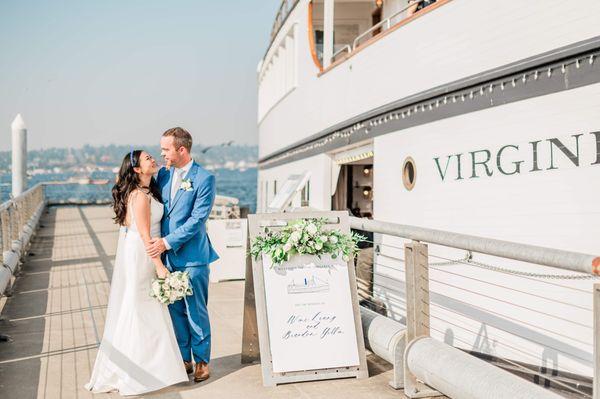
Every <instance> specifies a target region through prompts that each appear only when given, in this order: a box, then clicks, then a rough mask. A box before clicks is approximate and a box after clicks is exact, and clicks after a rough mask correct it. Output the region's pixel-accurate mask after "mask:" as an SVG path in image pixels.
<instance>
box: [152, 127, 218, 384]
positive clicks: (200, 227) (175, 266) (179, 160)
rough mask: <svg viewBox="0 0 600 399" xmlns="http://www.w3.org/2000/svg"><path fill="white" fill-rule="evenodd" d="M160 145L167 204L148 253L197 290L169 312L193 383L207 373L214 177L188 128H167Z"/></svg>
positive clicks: (161, 179)
mask: <svg viewBox="0 0 600 399" xmlns="http://www.w3.org/2000/svg"><path fill="white" fill-rule="evenodd" d="M160 147H161V155H162V156H163V157H164V158H165V161H166V162H167V168H168V169H167V168H162V169H161V170H160V171H159V172H158V178H157V182H158V186H159V188H160V190H161V194H162V199H163V202H164V203H165V212H164V215H163V218H162V222H161V230H162V231H161V232H162V236H163V238H153V239H152V240H151V242H150V245H149V246H148V248H147V251H148V255H150V257H155V256H158V255H159V254H162V253H164V255H163V259H164V260H165V264H166V266H167V268H168V269H169V270H170V271H185V272H188V273H189V276H190V283H191V286H192V289H193V291H194V294H193V295H191V296H187V297H185V299H184V300H180V301H177V302H175V303H174V304H172V305H169V312H170V313H171V319H172V320H173V327H174V329H175V335H176V337H177V343H178V344H179V349H180V350H181V356H182V358H183V363H184V365H185V368H186V371H187V373H188V374H191V373H192V372H193V373H194V381H196V382H200V381H204V380H206V379H207V378H208V377H209V370H208V363H209V361H210V339H211V337H210V322H209V319H208V309H207V308H206V305H207V302H208V275H209V267H208V264H209V263H211V262H214V261H215V260H217V259H218V258H219V256H218V255H217V253H216V252H215V250H214V249H213V247H212V246H211V244H210V239H209V238H208V235H207V234H206V220H207V219H208V216H209V215H210V210H211V208H212V206H213V202H214V200H215V177H214V176H213V175H211V174H210V173H208V172H207V171H206V170H205V169H204V168H202V167H201V166H200V165H198V164H197V163H196V162H194V160H193V159H192V157H191V155H190V153H191V150H192V136H191V135H190V134H189V133H188V132H187V131H186V130H184V129H182V128H180V127H175V128H172V129H169V130H167V131H166V132H164V133H163V135H162V138H161V140H160ZM192 355H193V359H194V361H195V363H196V366H195V367H194V366H193V364H192Z"/></svg>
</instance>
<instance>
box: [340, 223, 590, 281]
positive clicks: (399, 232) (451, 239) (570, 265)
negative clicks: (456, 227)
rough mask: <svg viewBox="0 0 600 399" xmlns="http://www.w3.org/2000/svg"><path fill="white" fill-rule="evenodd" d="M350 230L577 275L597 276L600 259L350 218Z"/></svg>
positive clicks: (582, 254) (491, 239)
mask: <svg viewBox="0 0 600 399" xmlns="http://www.w3.org/2000/svg"><path fill="white" fill-rule="evenodd" d="M350 226H351V227H352V228H353V229H358V230H364V231H370V232H374V233H381V234H388V235H392V236H396V237H402V238H408V239H411V240H415V241H423V242H428V243H431V244H438V245H443V246H446V247H452V248H458V249H464V250H467V251H473V252H479V253H483V254H488V255H493V256H499V257H503V258H508V259H513V260H517V261H522V262H528V263H534V264H538V265H542V266H550V267H554V268H558V269H563V270H571V271H574V272H578V273H587V274H594V275H600V256H598V255H590V254H584V253H580V252H572V251H565V250H561V249H554V248H546V247H541V246H537V245H529V244H521V243H516V242H511V241H504V240H497V239H493V238H484V237H478V236H472V235H467V234H460V233H454V232H449V231H443V230H435V229H429V228H424V227H416V226H409V225H403V224H397V223H390V222H382V221H378V220H370V219H361V218H357V217H350Z"/></svg>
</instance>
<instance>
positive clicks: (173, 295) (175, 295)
mask: <svg viewBox="0 0 600 399" xmlns="http://www.w3.org/2000/svg"><path fill="white" fill-rule="evenodd" d="M178 298H179V294H178V293H177V291H171V294H170V295H169V302H171V303H173V302H175V301H176V300H177V299H178Z"/></svg>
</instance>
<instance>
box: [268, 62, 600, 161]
mask: <svg viewBox="0 0 600 399" xmlns="http://www.w3.org/2000/svg"><path fill="white" fill-rule="evenodd" d="M596 56H597V54H590V55H589V56H584V57H582V58H576V59H573V60H571V61H569V62H565V63H562V64H560V70H561V72H562V73H563V74H565V73H566V72H567V68H568V67H569V65H572V64H574V66H575V67H576V68H577V69H580V68H581V62H582V61H583V62H585V61H586V60H587V61H588V63H589V65H593V64H594V62H595V60H596ZM555 68H558V66H555V67H548V68H547V69H542V70H535V71H531V72H529V73H523V75H522V76H521V78H520V80H521V81H522V82H523V83H527V80H528V78H529V77H530V76H531V77H533V79H532V80H535V81H537V80H539V77H540V74H543V73H545V74H546V76H547V77H548V78H550V77H552V74H553V73H554V69H555ZM517 79H519V78H518V77H517V78H512V79H510V80H508V81H501V82H496V83H490V84H489V86H487V85H483V86H480V88H479V90H478V91H479V94H481V95H482V96H484V95H485V91H486V90H485V89H486V88H487V89H488V90H487V91H489V93H492V92H493V90H494V86H495V85H499V86H500V89H501V90H505V88H506V84H507V83H510V84H511V85H512V87H516V85H517ZM467 96H468V98H469V99H474V97H475V92H474V91H473V90H470V91H469V92H468V93H467V92H463V93H459V94H453V95H445V96H444V97H443V98H441V97H440V98H437V99H435V101H431V102H429V103H422V104H418V105H414V106H411V107H409V108H406V109H405V110H404V111H402V112H400V111H399V110H398V111H394V112H390V113H388V114H387V115H382V116H380V117H378V118H375V119H371V120H369V121H364V122H358V123H356V124H354V125H352V126H351V127H348V128H346V129H345V130H341V131H335V132H333V133H332V134H331V135H329V136H327V137H325V138H322V139H320V140H318V141H315V142H313V143H311V144H308V145H305V146H303V147H301V148H297V149H294V150H290V151H288V152H286V153H284V154H281V155H279V156H277V157H275V158H272V159H270V160H268V161H265V162H262V164H263V165H269V164H272V163H275V162H278V161H280V160H282V159H285V158H288V157H291V156H294V155H297V154H300V153H303V152H306V151H310V150H314V149H318V148H320V147H323V146H326V145H328V144H329V143H331V142H333V141H335V140H336V139H338V138H348V137H350V136H352V135H354V134H356V132H358V131H359V130H361V129H363V128H365V127H366V126H369V127H367V128H365V129H364V134H369V133H371V130H372V129H371V128H372V127H375V126H379V125H381V124H387V123H388V122H390V121H392V120H398V119H400V118H402V119H405V118H406V117H407V116H410V115H411V113H413V112H414V113H418V112H419V108H420V110H421V112H423V113H424V112H425V111H426V109H427V108H428V109H429V110H430V111H432V110H433V108H434V105H435V107H436V108H439V106H440V103H442V102H443V104H447V103H448V100H452V102H453V103H456V102H457V101H458V98H459V97H460V100H461V101H462V102H465V101H466V98H467ZM449 97H450V98H449ZM357 159H361V158H357Z"/></svg>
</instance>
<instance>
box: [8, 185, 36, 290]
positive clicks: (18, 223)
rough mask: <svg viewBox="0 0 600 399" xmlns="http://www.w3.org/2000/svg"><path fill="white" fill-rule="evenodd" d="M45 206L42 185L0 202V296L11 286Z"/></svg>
mask: <svg viewBox="0 0 600 399" xmlns="http://www.w3.org/2000/svg"><path fill="white" fill-rule="evenodd" d="M45 206H46V199H45V195H44V185H43V184H37V185H35V186H34V187H32V188H30V189H29V190H27V191H25V192H24V193H23V194H21V195H20V196H18V197H16V198H13V199H11V200H9V201H7V202H5V203H3V204H1V205H0V245H1V248H0V261H1V262H2V265H1V266H0V297H1V296H3V295H5V293H6V289H7V288H8V287H9V285H10V281H11V278H12V275H13V274H14V273H15V271H16V270H17V266H18V265H19V262H20V258H21V256H22V255H23V253H24V252H25V251H26V250H27V248H28V245H29V242H30V239H31V236H32V235H33V233H34V231H35V229H36V227H37V224H38V222H39V219H40V216H41V214H42V211H43V210H44V208H45Z"/></svg>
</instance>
